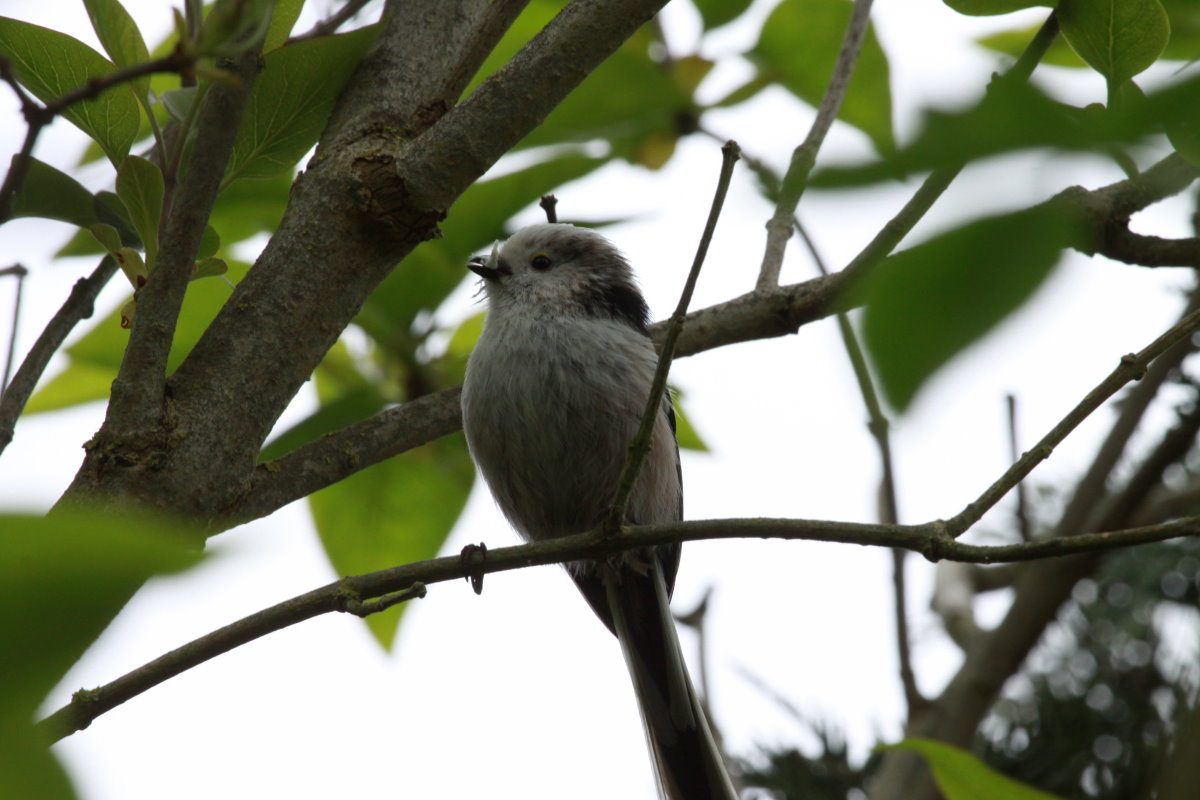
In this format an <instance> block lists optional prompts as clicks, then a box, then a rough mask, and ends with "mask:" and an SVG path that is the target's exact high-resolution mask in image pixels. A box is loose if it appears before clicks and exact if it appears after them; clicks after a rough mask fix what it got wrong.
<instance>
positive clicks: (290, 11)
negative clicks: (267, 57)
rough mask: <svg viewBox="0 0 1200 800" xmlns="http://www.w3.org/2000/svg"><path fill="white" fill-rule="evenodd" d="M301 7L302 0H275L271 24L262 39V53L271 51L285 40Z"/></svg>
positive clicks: (302, 6)
mask: <svg viewBox="0 0 1200 800" xmlns="http://www.w3.org/2000/svg"><path fill="white" fill-rule="evenodd" d="M303 8H304V0H275V8H274V9H273V10H272V11H271V24H270V26H269V27H268V28H267V38H266V40H265V41H263V52H264V53H269V52H271V51H272V50H274V49H275V48H277V47H280V46H281V45H282V44H283V43H284V42H286V41H287V38H288V36H290V35H291V33H292V28H293V27H295V25H296V19H297V17H299V16H300V11H301V10H302V9H303Z"/></svg>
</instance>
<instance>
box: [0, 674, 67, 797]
mask: <svg viewBox="0 0 1200 800" xmlns="http://www.w3.org/2000/svg"><path fill="white" fill-rule="evenodd" d="M0 691H2V690H0ZM0 702H3V701H2V700H0ZM0 742H4V747H0V797H22V798H53V800H75V798H77V797H78V796H79V795H77V794H76V793H75V789H74V788H73V787H72V786H71V782H70V780H69V779H68V778H67V773H66V772H65V771H64V770H63V768H62V765H61V764H59V763H58V760H57V759H56V758H55V757H54V754H53V753H51V752H50V750H49V748H47V747H46V740H45V738H44V737H43V736H42V734H41V732H40V731H37V730H35V729H34V727H33V723H32V722H31V721H30V720H27V719H11V718H8V717H5V716H3V715H0Z"/></svg>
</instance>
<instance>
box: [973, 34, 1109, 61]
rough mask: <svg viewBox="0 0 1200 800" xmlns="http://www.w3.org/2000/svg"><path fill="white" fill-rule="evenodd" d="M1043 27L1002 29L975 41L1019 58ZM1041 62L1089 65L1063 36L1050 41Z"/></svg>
mask: <svg viewBox="0 0 1200 800" xmlns="http://www.w3.org/2000/svg"><path fill="white" fill-rule="evenodd" d="M1041 27H1042V26H1041V25H1035V26H1033V27H1030V28H1025V27H1022V28H1014V29H1012V30H1007V31H1000V32H999V33H993V34H990V35H988V36H982V37H980V38H978V39H976V40H975V42H976V43H977V44H979V45H980V46H982V47H986V48H988V49H989V50H994V51H995V52H997V53H1004V54H1005V55H1008V56H1012V57H1013V58H1018V57H1020V55H1021V54H1022V53H1024V52H1025V49H1026V48H1027V47H1029V43H1030V42H1032V41H1033V37H1034V36H1036V35H1037V32H1038V31H1039V30H1040V29H1041ZM1039 63H1040V64H1048V65H1050V66H1052V67H1070V68H1072V69H1083V68H1086V67H1087V62H1086V61H1084V60H1083V59H1082V58H1080V57H1079V54H1078V53H1076V52H1075V51H1074V50H1072V49H1071V45H1069V44H1067V41H1066V39H1064V38H1063V37H1061V36H1055V37H1054V41H1053V42H1051V43H1050V47H1049V49H1047V50H1046V55H1044V56H1042V59H1041V61H1040V62H1039Z"/></svg>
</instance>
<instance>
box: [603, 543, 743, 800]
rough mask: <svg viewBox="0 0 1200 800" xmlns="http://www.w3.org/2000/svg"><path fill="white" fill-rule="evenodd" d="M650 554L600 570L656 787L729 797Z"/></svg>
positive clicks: (705, 799) (692, 795)
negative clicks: (639, 562)
mask: <svg viewBox="0 0 1200 800" xmlns="http://www.w3.org/2000/svg"><path fill="white" fill-rule="evenodd" d="M649 561H650V562H651V563H650V564H649V565H647V568H646V569H645V570H643V569H637V568H632V567H630V566H629V565H623V566H622V567H619V568H617V567H613V566H609V565H605V566H604V567H602V568H601V569H602V571H603V572H604V573H605V574H604V576H603V578H602V581H603V584H604V587H605V591H606V594H607V600H608V610H609V611H610V612H611V614H612V627H613V628H614V632H615V633H616V634H617V638H618V639H620V640H621V648H622V650H623V651H624V653H625V662H626V663H627V664H628V666H629V674H630V675H631V676H632V678H633V687H634V691H635V692H636V693H637V697H638V704H639V705H640V706H641V711H642V720H643V722H644V723H645V727H646V737H647V739H648V740H649V742H650V749H651V751H652V753H653V756H654V762H655V771H656V772H657V774H658V779H659V785H660V787H661V788H662V794H663V795H664V797H665V798H666V800H736V797H737V794H736V792H735V791H734V788H733V784H732V782H731V781H730V779H729V775H728V773H727V772H726V770H725V763H724V759H723V758H722V756H721V751H720V750H719V749H718V748H717V745H716V742H715V741H714V739H713V735H712V731H711V730H710V729H709V725H708V720H707V718H706V717H705V714H704V710H703V709H702V708H701V706H700V702H699V700H698V699H697V697H696V691H695V689H694V688H693V687H692V682H691V680H690V679H689V678H688V674H687V669H686V667H685V666H684V662H683V655H682V653H681V652H680V648H679V637H678V635H677V634H676V632H675V621H674V620H673V619H672V617H671V609H670V601H669V600H668V595H667V586H666V580H665V577H664V575H663V570H662V565H661V564H660V563H659V561H658V559H656V558H651V559H649Z"/></svg>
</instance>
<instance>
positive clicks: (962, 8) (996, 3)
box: [945, 0, 1054, 17]
mask: <svg viewBox="0 0 1200 800" xmlns="http://www.w3.org/2000/svg"><path fill="white" fill-rule="evenodd" d="M945 3H946V5H948V6H950V7H951V8H953V9H954V10H955V11H957V12H958V13H960V14H966V15H967V16H969V17H992V16H995V15H997V14H1010V13H1012V12H1013V11H1020V10H1021V9H1023V8H1033V7H1034V6H1047V7H1050V8H1053V6H1054V3H1053V0H945Z"/></svg>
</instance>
